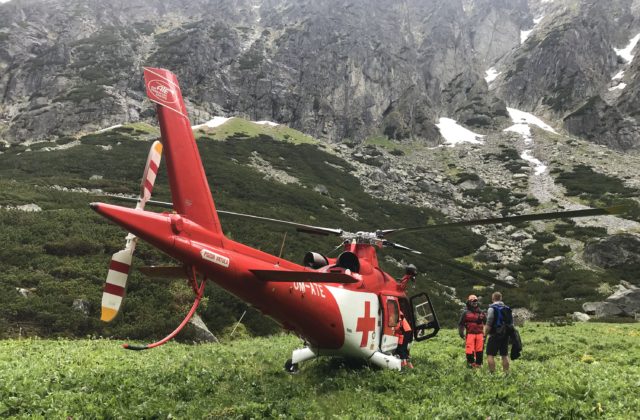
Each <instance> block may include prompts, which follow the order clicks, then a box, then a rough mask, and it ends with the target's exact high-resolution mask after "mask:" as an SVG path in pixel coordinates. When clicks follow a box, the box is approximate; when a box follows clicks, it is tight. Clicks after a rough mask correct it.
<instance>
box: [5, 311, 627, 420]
mask: <svg viewBox="0 0 640 420" xmlns="http://www.w3.org/2000/svg"><path fill="white" fill-rule="evenodd" d="M520 332H521V334H522V338H523V341H524V352H523V355H522V357H521V359H519V360H517V361H515V362H513V363H512V370H511V373H510V374H509V375H507V376H505V375H503V374H502V373H496V374H494V375H490V374H489V373H488V372H487V371H486V368H484V369H482V370H469V369H467V368H465V365H464V354H463V353H464V349H463V343H462V340H461V339H460V338H459V337H458V336H457V332H456V331H454V330H443V331H441V333H440V334H439V335H438V337H437V338H436V339H434V340H429V341H428V342H426V343H422V344H418V345H416V346H414V348H413V350H412V355H413V361H414V364H415V369H413V370H408V371H403V372H400V373H399V372H395V371H386V370H379V369H377V368H371V367H368V366H367V365H366V364H364V363H362V362H358V361H341V360H337V359H329V358H320V359H318V360H316V361H310V362H307V363H305V364H303V365H302V368H301V370H300V372H299V373H298V374H296V375H289V374H287V373H285V372H284V371H283V369H282V365H283V364H284V361H285V360H286V359H287V358H289V357H290V353H291V351H292V350H293V349H295V348H297V347H298V346H299V345H300V340H298V339H297V338H296V337H294V336H291V335H279V336H273V337H269V338H253V339H240V340H236V341H228V342H225V343H223V344H215V345H193V346H191V345H186V344H177V343H170V344H168V345H166V346H164V347H161V348H159V349H155V350H151V351H147V352H128V351H126V350H123V349H121V348H120V346H119V344H120V343H119V342H117V341H112V340H102V339H94V340H78V341H75V340H64V339H61V340H39V339H23V340H5V341H0V417H3V418H7V417H9V418H12V417H15V418H21V417H31V418H33V417H35V418H74V419H76V418H264V417H286V418H289V417H291V418H329V417H338V418H445V419H447V418H456V419H458V418H471V419H481V418H482V419H487V418H491V419H501V418H523V419H524V418H527V419H531V418H536V419H540V418H549V419H551V418H553V419H558V418H595V417H601V418H615V419H625V418H637V413H638V412H640V400H639V399H638V398H637V395H638V393H639V392H640V324H637V323H635V324H595V323H586V324H575V325H569V326H563V327H553V326H550V325H549V324H546V323H538V324H536V323H530V324H527V325H526V326H525V327H523V328H521V329H520Z"/></svg>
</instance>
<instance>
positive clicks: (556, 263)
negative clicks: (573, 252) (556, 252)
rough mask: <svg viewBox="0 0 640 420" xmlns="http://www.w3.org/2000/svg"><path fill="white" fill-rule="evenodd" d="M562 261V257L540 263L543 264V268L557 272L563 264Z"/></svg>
mask: <svg viewBox="0 0 640 420" xmlns="http://www.w3.org/2000/svg"><path fill="white" fill-rule="evenodd" d="M564 260H565V258H564V257H562V256H558V257H553V258H547V259H546V260H544V261H542V264H544V266H545V267H547V268H548V269H549V270H551V271H557V270H559V269H560V268H561V267H562V265H563V264H564Z"/></svg>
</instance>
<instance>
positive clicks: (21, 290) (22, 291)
mask: <svg viewBox="0 0 640 420" xmlns="http://www.w3.org/2000/svg"><path fill="white" fill-rule="evenodd" d="M16 291H17V292H18V293H20V296H22V297H23V298H28V297H30V296H31V295H32V294H33V292H35V291H36V289H35V288H34V287H30V288H28V289H25V288H23V287H16Z"/></svg>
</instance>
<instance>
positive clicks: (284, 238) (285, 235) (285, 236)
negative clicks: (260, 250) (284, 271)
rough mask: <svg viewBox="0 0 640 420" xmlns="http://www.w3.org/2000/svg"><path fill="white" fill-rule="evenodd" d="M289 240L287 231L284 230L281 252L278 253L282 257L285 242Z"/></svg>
mask: <svg viewBox="0 0 640 420" xmlns="http://www.w3.org/2000/svg"><path fill="white" fill-rule="evenodd" d="M286 240H287V232H286V231H285V232H284V236H283V237H282V245H281V246H280V254H278V258H282V251H284V243H285V242H286Z"/></svg>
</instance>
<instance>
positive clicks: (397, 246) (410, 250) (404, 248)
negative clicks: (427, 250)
mask: <svg viewBox="0 0 640 420" xmlns="http://www.w3.org/2000/svg"><path fill="white" fill-rule="evenodd" d="M382 245H384V246H388V247H391V248H393V249H401V250H403V251H407V252H411V253H414V254H418V255H423V254H422V252H420V251H416V250H415V249H411V248H409V247H408V246H404V245H400V244H397V243H394V242H391V241H383V242H382Z"/></svg>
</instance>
